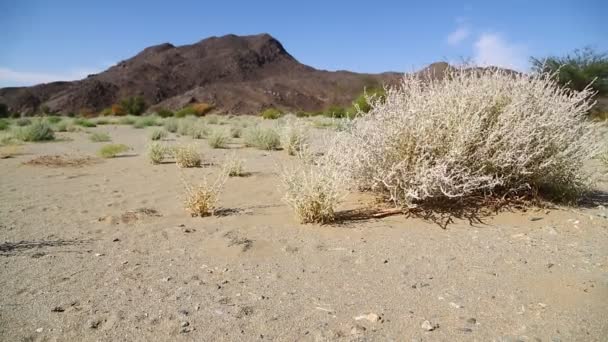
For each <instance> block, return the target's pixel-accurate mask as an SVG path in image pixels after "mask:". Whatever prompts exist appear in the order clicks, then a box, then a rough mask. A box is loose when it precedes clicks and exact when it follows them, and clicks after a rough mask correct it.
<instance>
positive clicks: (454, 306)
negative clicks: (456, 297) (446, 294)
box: [450, 302, 462, 309]
mask: <svg viewBox="0 0 608 342" xmlns="http://www.w3.org/2000/svg"><path fill="white" fill-rule="evenodd" d="M450 306H451V307H453V308H455V309H461V308H462V305H460V304H456V303H454V302H450Z"/></svg>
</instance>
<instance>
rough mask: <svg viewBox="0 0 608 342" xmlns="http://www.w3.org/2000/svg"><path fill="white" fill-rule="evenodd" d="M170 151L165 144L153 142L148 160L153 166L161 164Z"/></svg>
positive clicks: (149, 149) (149, 148)
mask: <svg viewBox="0 0 608 342" xmlns="http://www.w3.org/2000/svg"><path fill="white" fill-rule="evenodd" d="M169 152H170V150H169V149H168V148H167V146H165V144H163V143H160V142H153V143H151V144H150V145H149V146H148V159H149V160H150V162H151V163H152V164H160V163H162V162H163V161H164V160H165V157H166V156H167V154H168V153H169Z"/></svg>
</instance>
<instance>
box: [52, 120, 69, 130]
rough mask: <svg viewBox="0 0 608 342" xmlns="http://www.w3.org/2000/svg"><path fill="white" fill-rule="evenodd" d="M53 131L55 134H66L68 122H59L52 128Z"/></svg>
mask: <svg viewBox="0 0 608 342" xmlns="http://www.w3.org/2000/svg"><path fill="white" fill-rule="evenodd" d="M53 130H54V131H55V132H67V131H68V122H67V121H60V122H58V123H56V124H55V126H54V127H53Z"/></svg>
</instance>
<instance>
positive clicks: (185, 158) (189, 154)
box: [173, 145, 202, 168]
mask: <svg viewBox="0 0 608 342" xmlns="http://www.w3.org/2000/svg"><path fill="white" fill-rule="evenodd" d="M173 156H174V157H175V163H176V164H177V166H178V167H182V168H183V167H200V166H201V162H202V161H201V155H200V154H199V152H198V150H197V148H196V146H194V145H181V146H177V147H175V148H174V149H173Z"/></svg>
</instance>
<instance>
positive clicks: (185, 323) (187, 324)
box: [179, 321, 190, 328]
mask: <svg viewBox="0 0 608 342" xmlns="http://www.w3.org/2000/svg"><path fill="white" fill-rule="evenodd" d="M189 325H190V323H188V322H186V321H183V322H181V323H180V324H179V326H180V327H182V328H185V327H187V326H189Z"/></svg>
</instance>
